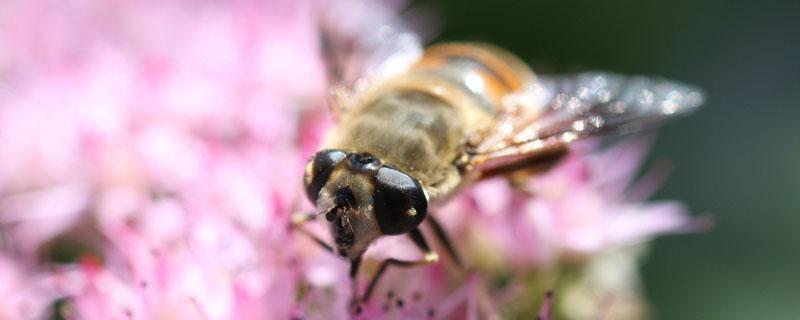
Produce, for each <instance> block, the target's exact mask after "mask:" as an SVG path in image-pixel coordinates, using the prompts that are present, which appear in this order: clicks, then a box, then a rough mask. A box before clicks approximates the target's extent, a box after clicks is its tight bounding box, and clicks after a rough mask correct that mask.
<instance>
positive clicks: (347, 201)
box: [325, 187, 356, 221]
mask: <svg viewBox="0 0 800 320" xmlns="http://www.w3.org/2000/svg"><path fill="white" fill-rule="evenodd" d="M333 203H334V206H333V208H331V209H330V210H328V212H326V213H325V219H326V220H328V221H333V220H335V219H336V218H337V217H338V216H339V215H340V211H342V210H345V209H348V208H352V207H354V206H355V204H356V197H355V195H353V190H350V188H348V187H343V188H339V189H338V190H336V192H335V193H334V194H333Z"/></svg>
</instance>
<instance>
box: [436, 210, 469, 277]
mask: <svg viewBox="0 0 800 320" xmlns="http://www.w3.org/2000/svg"><path fill="white" fill-rule="evenodd" d="M433 216H434V215H433V214H431V215H428V217H427V219H428V222H430V224H431V228H432V229H433V235H434V236H436V240H438V241H439V243H441V244H442V246H444V249H445V250H447V255H449V256H450V259H452V260H453V263H455V265H456V266H457V267H459V268H461V269H463V268H464V264H463V263H462V262H461V258H460V257H459V255H458V252H457V251H456V248H455V247H454V246H453V243H452V242H451V241H450V238H449V237H448V236H447V232H445V231H444V229H443V228H442V225H441V224H439V222H438V221H436V219H435V218H434V217H433Z"/></svg>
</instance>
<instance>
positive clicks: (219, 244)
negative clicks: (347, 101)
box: [0, 0, 692, 319]
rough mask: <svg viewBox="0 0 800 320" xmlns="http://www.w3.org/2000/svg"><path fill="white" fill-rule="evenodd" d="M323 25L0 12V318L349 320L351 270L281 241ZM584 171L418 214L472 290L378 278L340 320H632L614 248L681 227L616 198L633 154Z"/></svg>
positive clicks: (320, 122)
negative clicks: (438, 235)
mask: <svg viewBox="0 0 800 320" xmlns="http://www.w3.org/2000/svg"><path fill="white" fill-rule="evenodd" d="M319 7H320V3H319V2H317V1H313V0H300V1H266V2H262V1H233V2H206V1H135V2H134V1H99V0H80V1H69V2H62V1H49V0H36V1H11V2H4V3H2V4H0V16H2V19H0V38H2V39H4V41H3V43H2V44H0V293H2V294H3V296H4V297H7V300H6V301H4V302H3V303H2V304H0V318H3V319H30V318H44V317H48V316H52V315H57V316H59V317H64V318H75V319H126V318H127V319H151V318H158V319H161V318H181V319H193V318H211V319H231V318H236V319H250V318H259V319H263V318H267V319H272V318H275V319H286V318H290V317H299V318H320V319H330V318H346V317H349V316H350V314H351V313H350V312H352V311H351V310H350V306H349V302H350V294H351V292H350V291H351V286H350V281H349V278H348V276H347V267H348V265H347V263H346V262H345V261H343V260H341V259H340V258H339V257H335V256H332V255H329V254H327V253H326V252H324V251H323V250H320V249H319V248H318V247H317V246H315V244H314V243H313V242H311V241H309V240H308V239H306V238H305V237H303V236H302V235H301V234H297V233H293V232H291V230H290V229H289V228H287V225H288V222H289V217H290V216H291V214H292V213H293V212H296V211H303V210H309V209H310V208H311V206H310V205H309V204H307V203H306V202H307V201H306V200H305V199H304V196H303V193H302V186H301V176H302V172H303V166H304V164H305V162H306V160H307V158H308V156H309V155H310V154H312V153H313V152H314V151H315V148H316V147H317V144H318V142H319V140H320V137H321V136H322V135H323V134H324V132H325V130H326V128H328V127H329V126H330V125H332V124H331V122H330V120H329V119H328V116H327V114H326V112H325V107H324V105H325V102H324V101H325V95H326V91H327V90H326V83H325V82H326V81H325V77H324V66H323V64H322V62H321V60H320V58H319V56H318V51H319V50H318V49H319V48H318V47H317V46H318V44H317V41H318V34H317V24H318V22H319V21H318V20H317V16H318V13H319ZM357 18H358V17H353V19H357ZM596 149H597V148H595V147H594V146H592V145H585V146H582V147H580V148H576V149H575V152H573V153H572V154H571V155H570V156H569V158H568V159H566V160H565V161H564V162H563V163H561V164H560V165H558V166H557V167H556V168H555V169H553V170H552V171H550V172H549V173H547V174H545V175H543V176H540V177H537V178H535V180H532V181H531V183H530V185H529V186H528V187H529V188H527V189H526V191H528V192H527V193H526V192H521V191H519V190H515V189H512V188H510V187H509V186H508V185H507V184H506V183H505V182H504V181H502V180H494V181H487V182H485V183H482V184H479V185H476V186H474V187H472V188H471V189H468V190H466V191H465V192H464V194H463V195H461V196H459V197H457V198H456V199H454V200H453V201H452V202H451V203H450V204H448V205H447V206H446V207H444V208H441V209H440V210H439V211H438V212H437V213H436V214H438V215H440V216H441V219H442V220H443V222H444V225H445V228H446V229H447V230H448V231H449V232H450V233H451V234H452V236H454V237H455V238H458V239H459V241H457V242H456V246H457V247H458V248H459V249H460V251H461V252H462V253H463V254H464V256H465V258H466V260H467V262H468V265H472V266H474V268H471V269H470V270H469V271H463V270H462V271H453V270H451V269H452V268H450V267H448V264H446V263H445V264H442V265H438V266H431V267H424V268H415V269H408V270H392V271H393V272H390V273H389V276H388V277H387V278H386V279H384V281H382V282H381V284H380V286H379V291H378V292H377V293H376V297H375V299H373V300H370V302H369V303H366V304H363V305H361V306H359V307H358V314H359V315H360V316H363V317H368V318H377V317H381V316H383V315H385V314H387V313H390V314H396V315H398V316H403V317H413V318H445V317H485V316H490V315H501V314H505V315H508V314H516V313H521V314H525V313H534V312H537V310H538V306H539V302H538V301H540V300H541V298H542V296H543V295H544V292H545V291H546V290H547V289H549V288H552V287H555V288H556V297H563V299H561V300H562V303H561V304H560V305H566V304H569V305H571V306H573V307H569V308H562V309H565V310H566V309H569V310H573V313H569V312H566V313H564V314H565V315H567V316H580V315H581V314H578V313H574V312H577V311H574V310H583V309H580V308H578V307H577V306H578V305H591V306H592V307H596V306H597V305H598V302H597V301H600V300H598V299H597V296H599V295H601V294H602V295H607V296H612V295H618V296H619V297H622V298H624V299H628V300H626V301H634V302H631V304H632V305H634V306H633V307H630V308H632V309H636V308H641V303H640V302H638V300H636V299H639V298H638V294H637V292H636V290H635V280H636V279H635V274H636V270H635V265H636V264H635V259H631V258H630V257H632V256H635V253H633V254H630V253H629V252H631V251H630V250H622V249H620V248H624V247H626V246H629V245H631V244H635V243H641V242H642V241H645V240H647V239H648V238H649V237H652V236H654V235H656V234H659V233H663V232H670V231H678V230H682V229H685V228H687V227H690V226H691V224H692V222H691V221H690V220H689V218H688V217H687V216H686V215H685V213H684V209H683V208H682V207H681V206H680V205H679V204H676V203H672V202H668V203H645V202H643V200H644V198H645V197H646V196H647V195H649V193H650V191H651V189H652V188H653V186H655V185H657V182H647V181H645V182H644V183H641V184H637V185H630V182H631V181H632V180H633V177H634V175H635V173H636V170H637V167H638V166H637V164H638V163H640V162H641V158H642V156H643V154H644V151H645V149H646V146H645V145H644V143H642V142H633V143H626V144H622V145H619V146H617V147H613V148H610V149H607V150H605V151H602V152H599V153H598V152H594V151H595V150H596ZM531 194H532V195H533V196H531ZM316 227H317V229H316V231H317V232H319V233H320V234H323V233H324V231H325V230H324V229H323V228H322V227H321V226H316ZM404 241H405V240H404V239H403V238H387V239H384V240H382V241H379V243H378V244H376V245H375V247H374V248H372V249H370V251H369V252H370V253H369V256H368V257H367V260H368V261H367V262H366V265H365V268H364V269H366V271H368V272H370V271H374V266H375V265H376V261H377V259H379V258H383V257H387V256H390V255H391V256H400V257H402V256H409V255H415V254H418V253H416V252H414V250H413V248H412V247H410V246H408V245H407V244H405V243H404ZM598 257H603V258H602V259H601V258H598ZM609 261H610V262H609ZM609 263H611V264H614V267H613V268H609V267H607V265H608V264H609ZM604 266H605V267H604ZM394 271H397V272H394ZM564 279H567V280H564ZM362 282H363V281H362ZM598 286H599V287H598ZM562 288H563V289H564V290H563V291H562ZM570 288H572V289H570ZM598 288H599V289H598ZM356 289H362V290H363V286H361V287H356ZM570 290H572V292H573V293H569V292H570ZM592 290H594V291H592ZM597 290H605V291H603V292H602V293H598V292H599V291H597ZM590 291H591V292H590ZM559 292H564V293H563V295H559ZM556 300H559V298H556ZM601 300H602V299H601ZM630 308H629V309H630ZM592 310H594V309H592ZM636 310H639V309H636ZM639 311H641V310H639ZM639 311H637V312H639ZM587 312H594V311H587ZM562 313H563V312H562Z"/></svg>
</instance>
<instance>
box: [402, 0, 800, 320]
mask: <svg viewBox="0 0 800 320" xmlns="http://www.w3.org/2000/svg"><path fill="white" fill-rule="evenodd" d="M414 5H415V6H416V7H423V8H425V9H426V10H423V11H427V12H434V13H435V15H436V21H437V23H438V26H439V28H440V29H439V33H438V34H437V36H436V37H435V38H434V39H433V40H434V41H444V40H481V41H487V42H492V43H495V44H498V45H500V46H502V47H505V48H507V49H510V50H511V51H512V52H514V53H516V54H518V55H519V56H520V57H522V58H523V59H524V60H527V61H528V62H529V63H531V64H532V65H533V66H534V68H535V70H537V71H539V72H571V71H581V70H588V69H603V70H612V71H617V72H622V73H642V74H652V75H660V76H664V77H669V78H674V79H678V80H682V81H685V82H689V83H694V84H697V85H699V86H700V87H702V88H704V89H705V90H706V92H707V94H708V97H709V101H708V104H707V105H706V106H705V107H704V109H702V110H701V111H700V112H699V113H697V114H695V115H693V116H691V117H689V118H685V119H681V120H680V121H676V122H673V123H670V124H669V125H667V126H666V127H665V128H663V130H661V132H660V134H659V137H658V140H657V142H656V145H655V148H654V150H653V152H652V156H651V158H652V159H651V161H654V160H658V159H666V160H668V161H669V162H670V164H671V167H672V169H673V171H672V174H671V176H670V179H669V180H668V182H667V184H666V185H665V187H664V188H663V189H662V191H661V192H660V193H659V194H658V196H657V198H665V199H681V200H683V201H685V202H686V203H687V204H689V206H690V207H691V208H692V210H693V211H694V212H695V213H697V214H703V213H708V214H711V215H713V217H714V218H715V220H716V226H715V228H714V229H713V230H712V231H711V232H708V233H706V234H698V235H678V236H668V237H662V238H659V239H658V240H656V241H655V244H654V245H653V248H652V249H653V250H652V252H651V254H650V255H649V257H648V258H647V259H646V263H645V265H644V267H643V272H644V283H645V285H646V292H647V294H648V296H649V298H650V300H651V302H652V304H653V315H654V317H655V318H657V319H797V318H798V317H800V303H798V302H800V274H799V273H800V1H796V0H762V1H754V0H749V1H724V0H703V1H698V0H671V1H635V0H601V1H563V0H525V1H520V0H491V1H490V0H477V1H464V0H443V1H433V0H420V1H416V2H415V3H414Z"/></svg>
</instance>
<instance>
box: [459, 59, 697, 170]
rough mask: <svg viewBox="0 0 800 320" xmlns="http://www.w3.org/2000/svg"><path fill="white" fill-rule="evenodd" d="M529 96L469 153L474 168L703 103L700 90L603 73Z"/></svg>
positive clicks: (543, 85)
mask: <svg viewBox="0 0 800 320" xmlns="http://www.w3.org/2000/svg"><path fill="white" fill-rule="evenodd" d="M526 91H527V92H523V93H520V94H516V97H513V98H514V99H511V100H510V102H509V103H511V104H512V105H510V106H507V107H506V108H505V111H504V112H503V113H502V114H501V115H500V117H499V119H498V125H497V126H496V128H495V129H494V130H493V131H492V132H488V133H485V134H484V136H483V138H481V139H477V140H478V141H477V143H476V142H475V141H474V142H473V146H472V147H469V148H468V150H467V153H468V154H469V162H468V164H469V165H470V166H472V167H474V168H477V169H478V170H498V168H500V167H503V166H509V165H511V164H514V163H519V162H520V161H522V160H525V161H528V162H530V161H531V160H532V159H535V158H536V157H542V158H547V157H552V154H553V153H554V152H555V153H561V152H564V150H565V149H566V146H567V145H568V144H569V143H571V142H573V141H575V140H578V139H581V138H584V137H589V136H593V135H598V134H602V133H609V132H618V133H626V132H633V131H638V130H641V129H644V128H648V127H652V126H655V125H658V124H659V123H661V122H663V121H665V120H668V119H670V118H673V117H675V116H678V115H683V114H687V113H690V112H692V111H694V110H696V109H697V108H698V107H699V106H700V105H701V104H702V103H703V94H702V93H701V92H700V90H698V89H696V88H694V87H691V86H688V85H685V84H681V83H678V82H674V81H670V80H666V79H659V78H650V77H641V76H633V77H627V76H622V75H618V74H613V73H605V72H588V73H580V74H575V75H567V76H543V77H540V78H539V83H538V84H536V85H532V86H530V87H529V88H528V89H526ZM481 167H483V168H484V169H481Z"/></svg>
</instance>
